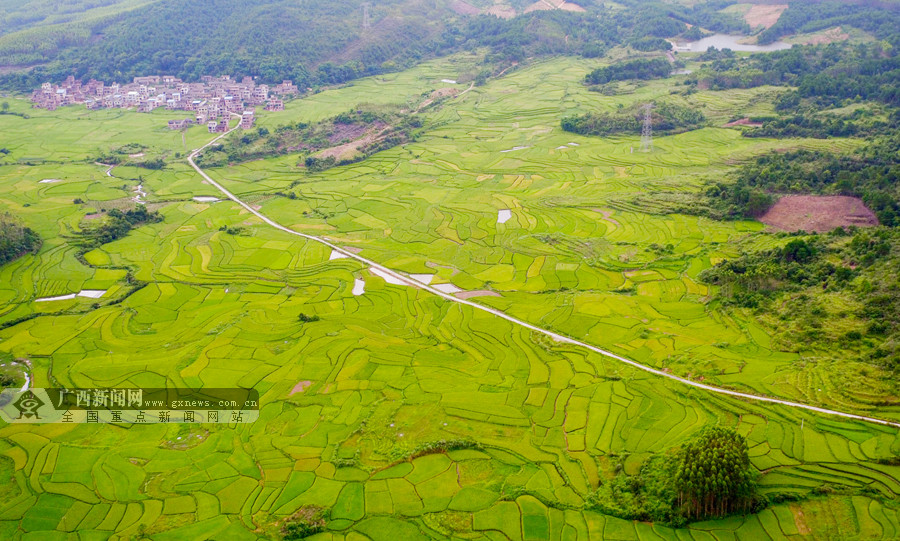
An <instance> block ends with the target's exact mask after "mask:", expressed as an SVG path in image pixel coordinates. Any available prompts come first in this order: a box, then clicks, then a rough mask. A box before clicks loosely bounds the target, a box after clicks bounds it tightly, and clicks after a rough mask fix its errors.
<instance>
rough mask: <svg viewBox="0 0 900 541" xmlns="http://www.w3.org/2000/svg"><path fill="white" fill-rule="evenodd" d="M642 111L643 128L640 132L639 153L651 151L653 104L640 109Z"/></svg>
mask: <svg viewBox="0 0 900 541" xmlns="http://www.w3.org/2000/svg"><path fill="white" fill-rule="evenodd" d="M641 109H643V110H644V128H643V129H642V130H641V152H650V151H651V150H653V116H652V111H653V104H652V103H648V104H647V105H644V106H643V107H641Z"/></svg>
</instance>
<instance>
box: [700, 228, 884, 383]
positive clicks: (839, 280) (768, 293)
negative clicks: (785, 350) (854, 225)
mask: <svg viewBox="0 0 900 541" xmlns="http://www.w3.org/2000/svg"><path fill="white" fill-rule="evenodd" d="M898 265H900V233H898V231H897V230H896V229H876V230H872V231H858V232H852V231H851V232H847V231H844V230H843V229H838V230H836V231H835V232H833V233H832V234H831V235H827V236H817V237H809V238H801V237H798V238H792V239H791V240H790V241H789V242H787V243H786V244H785V245H784V246H782V247H780V248H774V249H771V250H763V251H758V252H752V253H748V254H744V255H742V256H740V257H738V258H735V259H729V260H726V261H723V262H721V263H719V264H718V265H716V266H715V267H712V268H710V269H708V270H706V271H704V272H703V273H701V275H700V277H701V279H702V280H704V281H706V282H707V283H710V284H714V285H718V286H720V289H719V295H721V296H722V297H723V298H724V299H726V301H727V303H728V304H733V305H736V306H740V307H744V308H752V309H755V310H757V311H759V312H760V313H773V312H774V313H776V314H777V318H778V320H780V321H781V322H784V323H786V322H788V321H790V322H791V324H792V326H793V327H792V328H790V329H786V330H785V332H784V333H783V335H782V336H781V339H782V340H783V341H785V342H786V343H788V344H789V345H792V346H794V347H796V345H798V344H802V345H806V346H809V345H812V344H816V343H822V342H823V341H824V342H825V343H844V344H845V345H847V346H851V347H853V349H854V350H855V351H856V353H857V354H858V355H859V354H860V353H861V352H863V351H865V352H866V353H864V354H863V355H864V358H867V359H868V360H869V361H870V362H874V363H877V364H879V365H881V366H884V367H885V368H887V369H890V370H893V371H896V370H898V369H900V287H898V286H900V284H898V282H897V275H896V269H897V268H898ZM823 292H826V293H830V294H834V295H839V296H845V297H847V298H849V299H852V300H853V302H855V303H856V304H857V306H858V308H857V309H856V310H855V311H854V312H853V313H851V314H846V313H840V312H838V313H832V312H830V311H829V310H828V308H827V307H825V306H823V304H822V302H821V301H820V300H818V299H817V297H818V296H819V295H821V294H822V293H823ZM850 316H852V317H854V318H856V319H857V320H858V321H859V325H858V327H859V329H858V330H857V329H853V330H850V331H847V330H846V328H843V327H841V325H840V324H839V323H841V320H846V319H847V318H848V317H850ZM794 327H795V328H794ZM834 329H843V330H834Z"/></svg>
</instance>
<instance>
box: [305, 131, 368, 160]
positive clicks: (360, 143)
mask: <svg viewBox="0 0 900 541" xmlns="http://www.w3.org/2000/svg"><path fill="white" fill-rule="evenodd" d="M380 135H381V132H378V133H375V132H374V131H369V133H367V134H366V135H365V136H363V137H361V138H359V139H357V140H355V141H350V142H349V143H344V144H343V145H337V146H333V147H331V148H326V149H325V150H323V151H321V152H319V153H318V154H316V156H317V157H319V158H328V157H332V158H334V159H335V160H340V159H341V157H343V156H344V155H345V154H352V153H354V152H357V151H358V150H359V149H360V148H361V147H364V146H366V145H370V144H372V143H374V142H375V141H376V140H377V139H378V137H379V136H380Z"/></svg>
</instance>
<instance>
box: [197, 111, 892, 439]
mask: <svg viewBox="0 0 900 541" xmlns="http://www.w3.org/2000/svg"><path fill="white" fill-rule="evenodd" d="M237 128H238V125H235V126H234V127H233V128H231V129H229V130H228V131H227V132H225V133H223V134H222V135H219V136H218V137H216V138H215V139H213V140H212V141H210V142H209V143H207V144H205V145H203V146H202V147H200V148H198V149H196V150H194V151H193V152H191V154H190V155H189V156H188V158H187V160H188V163H190V165H191V167H193V168H194V170H195V171H197V173H199V174H200V176H202V177H203V178H204V179H205V180H206V181H207V182H209V183H210V184H212V185H213V186H215V187H216V188H217V189H218V190H219V191H220V192H222V193H223V194H224V195H225V196H226V197H228V199H231V200H232V201H234V202H235V203H237V204H238V205H240V206H242V207H244V208H245V209H246V210H247V211H248V212H250V213H252V214H253V215H255V216H256V217H257V218H259V219H260V220H262V221H263V222H265V223H267V224H268V225H270V226H272V227H274V228H275V229H279V230H281V231H284V232H285V233H288V234H290V235H295V236H298V237H303V238H304V239H307V240H311V241H313V242H318V243H320V244H324V245H325V246H328V247H329V248H331V249H332V250H335V251H337V252H338V253H340V254H343V255H344V256H346V257H349V258H351V259H355V260H357V261H359V262H361V263H365V264H366V265H369V266H370V267H372V268H374V269H376V270H378V271H380V272H381V273H383V274H386V275H388V276H390V277H392V278H395V279H396V280H398V281H400V282H402V283H403V284H406V285H408V286H410V287H417V288H419V289H424V290H426V291H428V292H429V293H432V294H434V295H437V296H439V297H442V298H444V299H446V300H448V301H450V302H455V303H457V304H464V305H466V306H471V307H472V308H475V309H476V310H481V311H482V312H488V313H489V314H493V315H495V316H497V317H500V318H503V319H505V320H507V321H509V322H510V323H513V324H515V325H518V326H520V327H524V328H526V329H529V330H532V331H534V332H538V333H541V334H544V335H546V336H549V337H550V338H552V339H554V340H556V341H558V342H563V343H568V344H574V345H576V346H580V347H583V348H585V349H589V350H591V351H593V352H595V353H599V354H600V355H604V356H606V357H610V358H612V359H616V360H617V361H621V362H623V363H625V364H627V365H630V366H633V367H635V368H638V369H640V370H643V371H645V372H650V373H651V374H655V375H657V376H659V377H663V378H668V379H670V380H674V381H677V382H679V383H683V384H684V385H689V386H691V387H696V388H698V389H703V390H706V391H709V392H712V393H718V394H723V395H728V396H733V397H736V398H743V399H745V400H753V401H757V402H769V403H772V404H780V405H782V406H787V407H790V408H798V409H804V410H808V411H813V412H816V413H822V414H826V415H835V416H838V417H843V418H845V419H855V420H858V421H866V422H870V423H877V424H880V425H887V426H893V427H898V428H900V422H897V421H889V420H887V419H878V418H875V417H866V416H864V415H857V414H855V413H846V412H842V411H836V410H830V409H827V408H820V407H817V406H811V405H809V404H802V403H800V402H791V401H790V400H781V399H779V398H772V397H769V396H762V395H755V394H749V393H742V392H739V391H732V390H730V389H724V388H721V387H715V386H713V385H707V384H705V383H700V382H698V381H693V380H690V379H686V378H682V377H679V376H676V375H674V374H670V373H668V372H663V371H662V370H658V369H656V368H653V367H651V366H646V365H643V364H641V363H639V362H637V361H633V360H631V359H628V358H625V357H622V356H620V355H616V354H615V353H613V352H611V351H606V350H604V349H601V348H598V347H596V346H592V345H591V344H588V343H586V342H581V341H580V340H575V339H574V338H569V337H568V336H563V335H561V334H559V333H555V332H553V331H549V330H547V329H543V328H541V327H537V326H535V325H532V324H531V323H527V322H525V321H522V320H520V319H517V318H515V317H513V316H511V315H509V314H507V313H505V312H502V311H500V310H497V309H495V308H491V307H489V306H485V305H483V304H479V303H477V302H473V301H470V300H467V299H460V298H458V297H455V296H453V295H452V294H449V293H444V292H443V291H440V290H438V289H435V288H434V287H431V286H429V285H426V284H423V283H422V282H418V281H416V280H414V279H412V278H410V277H409V276H406V275H405V274H402V273H400V272H397V271H394V270H391V269H389V268H387V267H385V266H383V265H380V264H378V263H376V262H374V261H372V260H370V259H367V258H365V257H362V256H360V255H358V254H355V253H353V252H351V251H349V250H346V249H344V248H341V247H340V246H338V245H336V244H333V243H332V242H330V241H327V240H325V239H323V238H320V237H316V236H313V235H307V234H306V233H300V232H299V231H294V230H293V229H290V228H288V227H285V226H283V225H281V224H279V223H278V222H276V221H274V220H272V219H271V218H269V217H267V216H265V215H264V214H262V213H261V212H259V211H257V210H256V209H254V208H253V207H251V206H250V205H248V204H247V203H245V202H244V201H242V200H241V199H239V198H238V197H237V196H236V195H234V194H233V193H231V192H229V191H228V190H227V189H225V187H224V186H222V185H221V184H219V183H218V182H216V181H215V180H213V179H212V178H211V177H210V176H209V175H207V174H206V173H205V172H204V171H203V170H202V169H200V167H199V166H197V164H196V163H195V162H194V158H195V157H197V155H198V154H199V153H200V152H202V151H203V150H204V149H206V148H207V147H208V146H210V145H213V144H215V143H216V142H217V141H219V140H220V139H222V138H223V137H225V136H227V135H228V134H230V133H231V132H232V131H234V130H236V129H237Z"/></svg>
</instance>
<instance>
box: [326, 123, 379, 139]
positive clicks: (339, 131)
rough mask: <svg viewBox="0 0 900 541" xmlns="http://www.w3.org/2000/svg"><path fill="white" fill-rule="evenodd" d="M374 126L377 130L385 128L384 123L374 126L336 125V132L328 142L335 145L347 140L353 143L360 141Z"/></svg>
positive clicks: (360, 124) (359, 124) (330, 136)
mask: <svg viewBox="0 0 900 541" xmlns="http://www.w3.org/2000/svg"><path fill="white" fill-rule="evenodd" d="M373 126H374V127H375V128H377V129H381V128H384V126H385V124H384V123H383V122H375V124H372V125H368V124H362V123H358V124H356V123H354V124H335V125H334V131H333V132H331V135H329V136H328V142H329V143H331V144H332V145H333V144H336V143H340V142H341V141H345V140H349V141H352V140H354V139H358V138H360V137H362V136H363V135H364V134H365V133H366V132H367V131H369V130H370V129H372V127H373Z"/></svg>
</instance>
